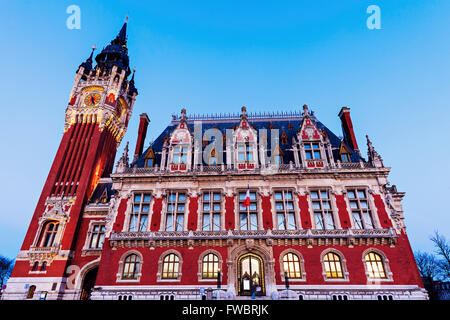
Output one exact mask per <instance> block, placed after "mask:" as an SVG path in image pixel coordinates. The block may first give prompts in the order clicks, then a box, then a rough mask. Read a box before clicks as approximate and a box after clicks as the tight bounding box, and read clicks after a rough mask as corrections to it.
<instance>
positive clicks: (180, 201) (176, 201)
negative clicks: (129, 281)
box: [166, 192, 186, 231]
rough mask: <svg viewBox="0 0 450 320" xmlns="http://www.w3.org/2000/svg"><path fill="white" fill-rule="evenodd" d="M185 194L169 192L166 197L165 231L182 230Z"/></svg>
mask: <svg viewBox="0 0 450 320" xmlns="http://www.w3.org/2000/svg"><path fill="white" fill-rule="evenodd" d="M185 210H186V194H185V193H183V192H171V193H170V194H169V196H168V199H167V212H166V231H183V228H184V213H185Z"/></svg>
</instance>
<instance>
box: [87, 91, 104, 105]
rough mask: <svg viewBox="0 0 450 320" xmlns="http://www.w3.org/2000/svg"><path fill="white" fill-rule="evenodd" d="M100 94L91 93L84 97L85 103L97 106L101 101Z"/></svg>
mask: <svg viewBox="0 0 450 320" xmlns="http://www.w3.org/2000/svg"><path fill="white" fill-rule="evenodd" d="M100 98H101V96H100V94H98V93H95V92H94V93H90V94H88V95H87V96H86V97H85V98H84V104H85V105H87V106H96V105H97V104H98V103H99V102H100Z"/></svg>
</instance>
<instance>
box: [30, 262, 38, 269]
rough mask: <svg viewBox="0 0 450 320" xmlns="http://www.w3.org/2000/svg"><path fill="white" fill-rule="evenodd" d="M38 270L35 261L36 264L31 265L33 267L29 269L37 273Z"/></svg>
mask: <svg viewBox="0 0 450 320" xmlns="http://www.w3.org/2000/svg"><path fill="white" fill-rule="evenodd" d="M38 268H39V262H38V261H36V262H35V263H34V264H33V267H32V268H31V271H37V270H38Z"/></svg>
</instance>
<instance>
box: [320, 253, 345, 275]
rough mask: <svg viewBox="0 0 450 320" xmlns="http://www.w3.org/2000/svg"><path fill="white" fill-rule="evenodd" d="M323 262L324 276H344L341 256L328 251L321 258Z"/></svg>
mask: <svg viewBox="0 0 450 320" xmlns="http://www.w3.org/2000/svg"><path fill="white" fill-rule="evenodd" d="M323 264H324V268H325V273H326V277H327V278H328V279H343V278H344V273H343V271H342V263H341V258H340V257H339V256H338V255H337V254H336V253H334V252H328V253H327V254H326V255H325V257H324V259H323Z"/></svg>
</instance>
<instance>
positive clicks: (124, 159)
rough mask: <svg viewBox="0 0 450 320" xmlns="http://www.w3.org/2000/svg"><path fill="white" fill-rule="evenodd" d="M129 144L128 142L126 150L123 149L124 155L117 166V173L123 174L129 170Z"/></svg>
mask: <svg viewBox="0 0 450 320" xmlns="http://www.w3.org/2000/svg"><path fill="white" fill-rule="evenodd" d="M128 144H129V142H128V141H127V144H126V146H125V148H124V149H123V154H122V156H121V157H120V159H119V161H118V162H117V166H116V172H117V173H122V172H124V171H125V169H126V168H129V167H130V166H129V164H128V163H129V159H128Z"/></svg>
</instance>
